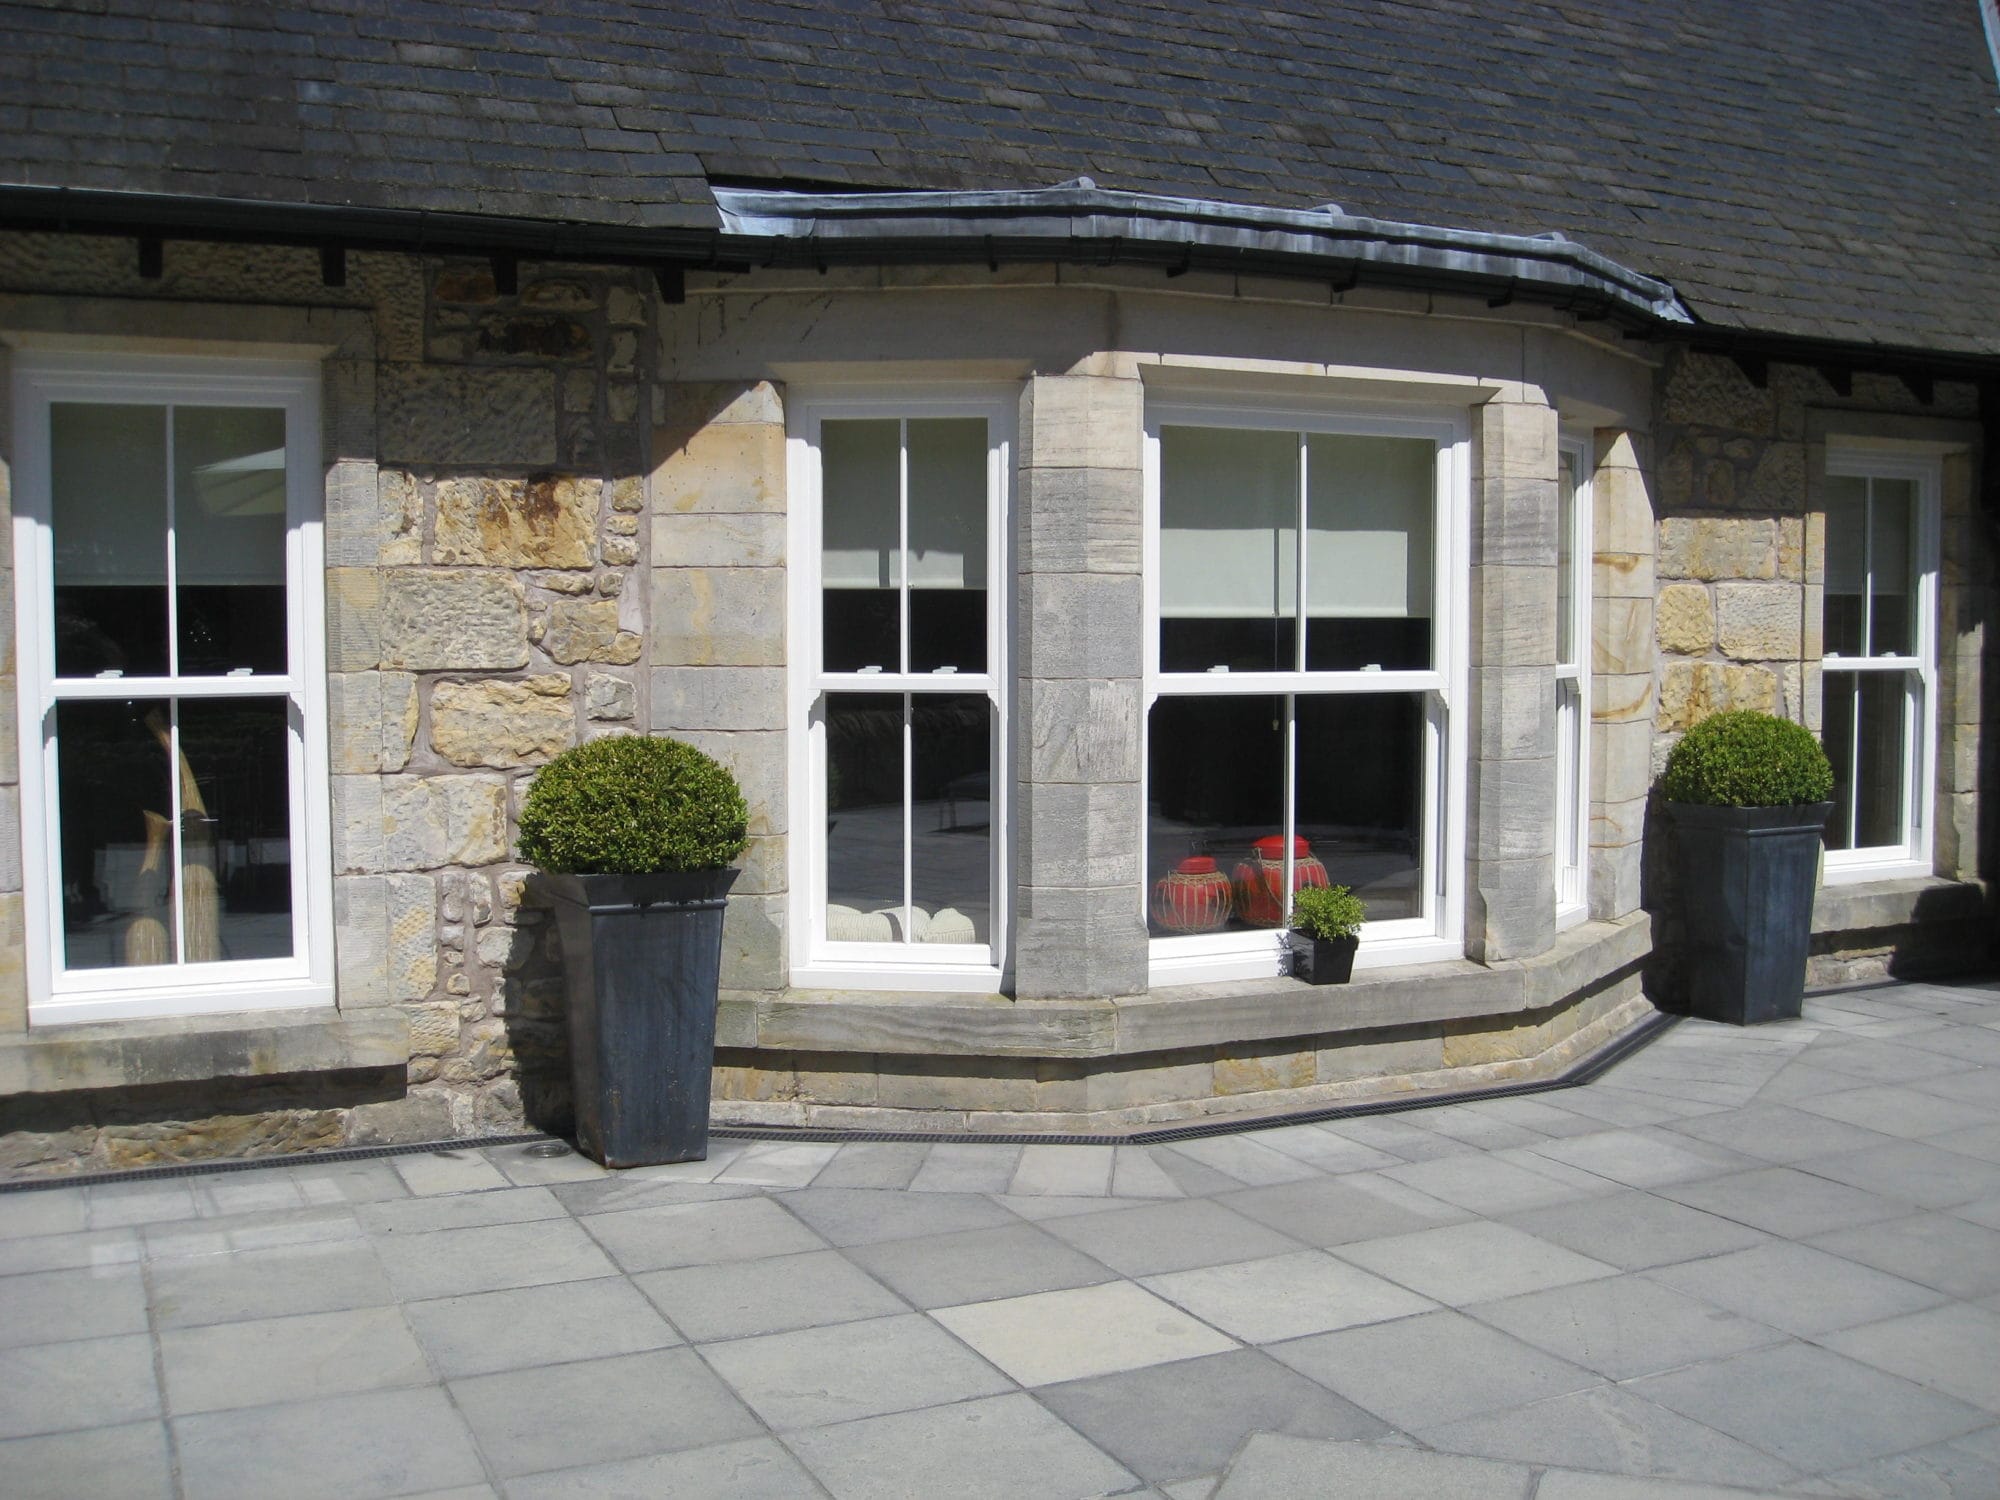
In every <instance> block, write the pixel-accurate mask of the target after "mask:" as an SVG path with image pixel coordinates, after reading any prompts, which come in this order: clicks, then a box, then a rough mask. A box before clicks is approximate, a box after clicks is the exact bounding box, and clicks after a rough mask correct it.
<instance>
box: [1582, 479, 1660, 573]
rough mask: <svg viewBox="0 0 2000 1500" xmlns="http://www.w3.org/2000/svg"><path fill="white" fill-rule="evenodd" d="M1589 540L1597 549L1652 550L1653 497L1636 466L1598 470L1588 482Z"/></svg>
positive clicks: (1603, 550) (1604, 550)
mask: <svg viewBox="0 0 2000 1500" xmlns="http://www.w3.org/2000/svg"><path fill="white" fill-rule="evenodd" d="M1590 505H1591V518H1590V539H1591V545H1592V546H1593V547H1595V548H1596V549H1597V550H1598V551H1599V552H1651V551H1652V550H1653V496H1652V491H1651V488H1650V487H1649V486H1648V484H1647V482H1646V476H1645V475H1644V474H1642V473H1641V472H1640V471H1639V470H1637V469H1621V468H1611V469H1599V470H1598V471H1597V473H1596V475H1595V476H1594V477H1593V478H1592V479H1591V483H1590Z"/></svg>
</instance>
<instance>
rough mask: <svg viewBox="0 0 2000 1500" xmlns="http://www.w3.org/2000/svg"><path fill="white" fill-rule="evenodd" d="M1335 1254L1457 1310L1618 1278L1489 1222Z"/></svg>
mask: <svg viewBox="0 0 2000 1500" xmlns="http://www.w3.org/2000/svg"><path fill="white" fill-rule="evenodd" d="M1332 1253H1333V1254H1335V1255H1338V1256H1339V1257H1340V1258H1341V1259H1342V1260H1345V1261H1351V1262H1353V1263H1354V1264H1355V1265H1358V1266H1360V1267H1362V1268H1363V1269H1364V1270H1369V1271H1373V1272H1374V1273H1375V1274H1376V1275H1378V1276H1386V1277H1387V1278H1388V1279H1389V1280H1391V1281H1395V1282H1400V1283H1401V1284H1402V1285H1404V1286H1406V1287H1409V1288H1410V1289H1411V1290H1412V1291H1416V1292H1421V1293H1422V1294H1423V1295H1424V1296H1426V1297H1430V1298H1433V1299H1435V1300H1436V1301H1439V1302H1444V1303H1449V1304H1451V1305H1453V1306H1462V1305H1463V1304H1465V1303H1468V1302H1490V1301H1493V1300H1495V1299H1496V1298H1500V1297H1512V1296H1516V1295H1518V1294H1520V1293H1522V1292H1538V1291H1541V1290H1543V1289H1544V1288H1547V1287H1552V1286H1566V1285H1568V1284H1569V1283H1570V1282H1573V1281H1589V1280H1591V1279H1592V1278H1593V1277H1597V1276H1610V1275H1613V1274H1614V1273H1615V1272H1616V1270H1617V1268H1616V1267H1615V1266H1609V1265H1606V1264H1605V1263H1604V1262H1603V1261H1601V1260H1592V1259H1591V1258H1590V1257H1589V1256H1587V1255H1578V1254H1577V1253H1576V1252H1575V1251H1573V1250H1565V1249H1563V1248H1562V1247H1561V1246H1560V1245H1552V1244H1550V1243H1549V1242H1548V1241H1547V1240H1538V1239H1536V1238H1535V1237H1534V1236H1533V1235H1531V1234H1527V1233H1524V1232H1523V1231H1521V1230H1519V1229H1515V1228H1513V1227H1511V1226H1509V1225H1506V1224H1493V1223H1487V1222H1484V1221H1476V1222H1474V1223H1470V1224H1447V1225H1445V1226H1444V1227H1443V1228H1441V1229H1423V1230H1419V1231H1418V1232H1417V1233H1415V1234H1398V1235H1391V1236H1390V1237H1389V1238H1387V1239H1380V1240H1362V1241H1359V1242H1357V1243H1355V1244H1351V1245H1336V1246H1334V1247H1333V1249H1332Z"/></svg>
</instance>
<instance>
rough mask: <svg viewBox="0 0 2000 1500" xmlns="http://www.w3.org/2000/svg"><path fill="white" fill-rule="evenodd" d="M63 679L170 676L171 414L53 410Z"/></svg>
mask: <svg viewBox="0 0 2000 1500" xmlns="http://www.w3.org/2000/svg"><path fill="white" fill-rule="evenodd" d="M49 489H50V506H49V512H50V518H49V519H50V531H51V540H52V543H53V550H54V554H55V579H54V584H55V631H56V641H55V647H56V653H55V654H56V672H57V674H58V675H59V676H63V677H95V676H97V675H98V674H99V673H102V672H121V673H123V674H124V675H125V676H127V677H139V676H163V675H165V673H166V671H167V414H166V409H165V408H164V407H159V406H97V405H90V404H85V403H80V402H55V403H52V404H51V405H50V407H49Z"/></svg>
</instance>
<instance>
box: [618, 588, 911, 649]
mask: <svg viewBox="0 0 2000 1500" xmlns="http://www.w3.org/2000/svg"><path fill="white" fill-rule="evenodd" d="M652 635H653V661H654V662H655V664H657V665H659V666H699V667H772V666H779V665H782V664H783V662H784V660H785V574H784V570H783V569H780V568H654V569H653V616H652ZM889 665H891V666H893V665H894V663H890V664H889Z"/></svg>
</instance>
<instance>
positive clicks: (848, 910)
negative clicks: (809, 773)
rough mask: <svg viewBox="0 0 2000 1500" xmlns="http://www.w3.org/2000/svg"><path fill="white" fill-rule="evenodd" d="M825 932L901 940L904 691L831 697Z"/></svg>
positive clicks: (847, 938)
mask: <svg viewBox="0 0 2000 1500" xmlns="http://www.w3.org/2000/svg"><path fill="white" fill-rule="evenodd" d="M826 901H827V907H826V935H827V937H828V939H829V940H831V941H833V942H836V943H840V942H875V943H893V942H898V941H900V940H901V939H902V934H903V927H904V915H905V914H904V907H903V694H901V693H829V694H828V695H827V697H826Z"/></svg>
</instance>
